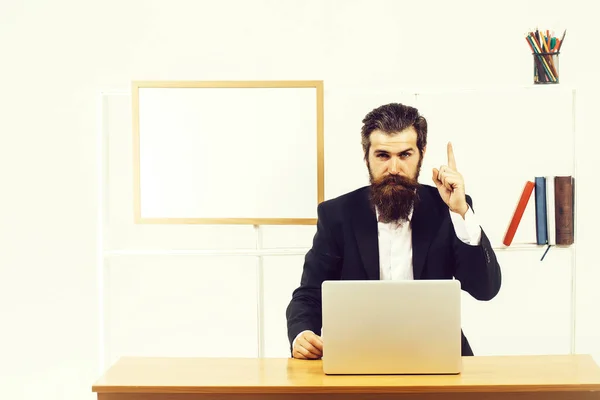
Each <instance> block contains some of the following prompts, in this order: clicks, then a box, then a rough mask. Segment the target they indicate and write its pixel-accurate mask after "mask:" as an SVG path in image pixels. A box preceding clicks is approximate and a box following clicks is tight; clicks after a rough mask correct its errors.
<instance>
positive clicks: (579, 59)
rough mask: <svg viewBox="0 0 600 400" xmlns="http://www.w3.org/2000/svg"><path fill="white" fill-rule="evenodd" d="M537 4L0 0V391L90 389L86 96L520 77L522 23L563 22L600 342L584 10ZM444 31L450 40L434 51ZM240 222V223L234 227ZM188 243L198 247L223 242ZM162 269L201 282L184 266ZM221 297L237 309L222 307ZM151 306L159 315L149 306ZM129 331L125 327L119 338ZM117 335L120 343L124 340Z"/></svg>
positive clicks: (591, 327)
mask: <svg viewBox="0 0 600 400" xmlns="http://www.w3.org/2000/svg"><path fill="white" fill-rule="evenodd" d="M415 3H416V4H415ZM546 5H547V8H546V9H547V10H556V11H546V12H542V13H541V12H539V2H535V1H529V2H523V1H516V0H515V1H509V2H506V1H503V2H498V3H496V5H490V4H489V2H478V1H467V0H462V1H457V2H443V1H441V0H439V1H420V2H412V1H411V2H409V1H373V0H369V1H366V0H363V1H317V0H314V1H306V0H298V1H274V0H272V1H267V0H263V1H245V0H230V1H210V2H209V1H191V0H190V1H169V2H167V1H142V0H139V1H129V2H123V1H114V0H112V1H102V2H100V1H97V2H90V1H87V2H85V1H74V0H70V1H69V0H57V1H53V2H48V1H42V0H31V1H21V2H2V3H0V48H2V58H1V62H0V83H1V85H0V88H1V90H0V106H1V109H2V110H3V112H2V117H1V118H0V132H2V134H1V135H0V140H1V142H0V178H1V180H0V182H2V189H3V190H2V195H1V196H0V199H1V200H0V204H2V207H1V208H0V210H1V211H0V216H1V217H0V239H1V243H2V245H1V247H0V249H1V251H0V271H1V273H2V276H1V278H0V282H1V284H0V288H1V289H0V317H1V318H2V329H0V355H1V359H2V366H1V367H0V397H2V398H5V397H6V398H8V397H10V398H13V399H34V398H39V397H41V396H44V397H45V398H47V399H57V400H58V399H82V398H89V399H91V398H92V394H91V392H90V387H91V384H92V382H93V381H94V380H95V379H96V378H97V376H98V375H99V374H100V373H101V372H102V371H100V370H99V369H100V366H101V365H102V357H103V355H104V353H101V350H102V348H101V344H100V339H101V332H100V325H99V321H100V317H101V315H99V311H98V310H99V307H98V303H99V302H101V301H103V300H104V299H101V298H100V296H99V295H98V288H97V283H98V276H97V270H96V265H97V263H96V261H97V254H96V240H97V237H96V228H97V221H96V216H97V206H98V200H97V194H98V193H97V185H96V176H97V170H96V167H97V163H96V151H97V143H96V130H95V129H96V125H97V121H96V118H97V104H96V101H97V93H98V92H99V91H100V90H107V89H123V88H125V89H127V88H128V87H129V82H130V81H131V80H142V79H149V80H154V79H162V80H169V79H173V80H181V79H192V80H211V79H323V80H324V81H325V82H326V85H327V86H328V87H330V88H338V89H342V88H353V87H365V86H368V87H371V88H382V89H385V87H386V86H388V85H394V86H403V87H410V88H425V87H429V88H439V87H465V86H466V87H480V86H483V85H489V84H493V85H521V84H529V83H530V79H531V76H530V73H531V69H532V68H531V59H530V55H528V51H527V46H526V43H525V41H524V38H523V33H524V32H525V31H527V30H528V29H531V28H532V27H535V26H536V25H539V26H540V27H545V26H550V27H556V30H557V31H558V30H561V31H562V29H563V28H568V34H567V40H566V42H565V45H564V48H563V51H562V55H561V60H560V69H561V81H562V82H563V83H564V84H570V85H576V86H578V88H579V89H580V94H581V95H580V97H579V99H578V117H579V118H580V119H579V120H578V132H579V136H578V138H579V145H580V146H579V148H580V150H581V152H580V153H579V158H578V168H579V169H578V188H579V203H578V206H579V209H578V245H577V246H578V247H577V248H578V251H577V263H578V264H577V265H578V271H577V283H578V288H577V289H578V301H579V303H578V304H579V305H580V307H579V308H578V314H577V316H578V319H577V320H578V324H577V331H576V333H577V338H578V342H577V350H578V351H583V352H596V353H600V340H599V338H600V323H599V322H598V319H597V317H596V314H595V311H594V309H595V308H596V309H597V307H598V305H600V297H599V296H600V295H598V294H597V293H598V292H595V289H596V288H597V284H596V282H598V278H600V269H599V268H598V267H597V265H596V255H595V252H594V246H595V243H594V239H595V237H596V235H595V227H596V226H597V225H598V223H599V222H600V221H598V217H597V214H596V213H594V211H595V207H594V205H595V204H594V197H593V193H592V190H593V189H594V188H595V185H594V183H595V179H594V178H595V176H594V175H595V170H597V168H595V163H594V161H595V159H596V149H597V148H598V139H597V138H596V133H597V132H598V122H597V121H596V116H597V111H596V110H597V108H598V105H599V104H598V103H599V102H598V101H597V100H596V97H597V92H598V83H595V82H594V80H595V75H594V73H595V71H596V69H597V67H596V66H597V65H598V64H597V62H596V61H597V56H595V55H594V54H593V51H590V49H591V50H593V49H594V47H593V46H592V43H593V42H592V39H591V38H592V36H593V35H592V33H593V28H594V26H595V23H594V20H593V17H592V16H593V15H594V12H593V8H592V6H591V5H588V4H587V2H584V1H572V2H568V3H563V2H558V1H555V2H550V4H548V3H546ZM444 34H445V35H447V37H449V39H448V38H446V39H445V41H446V43H448V45H447V46H446V47H440V43H441V42H442V43H443V42H444V39H442V38H441V37H440V36H441V35H444ZM440 60H444V64H443V65H444V73H440V68H439V66H440ZM590 82H591V83H590ZM326 117H327V116H326ZM326 145H327V143H326ZM329 145H332V144H329ZM349 151H350V150H349ZM358 154H359V153H358ZM344 189H346V188H342V187H340V188H338V189H337V190H339V191H343V190H344ZM251 234H252V232H244V231H243V229H242V230H241V231H240V235H241V236H240V237H243V238H248V237H251ZM270 235H271V237H273V236H277V234H273V233H271V234H270ZM289 235H290V236H291V237H293V238H298V239H300V238H304V239H306V237H309V235H304V236H303V235H302V234H297V233H290V234H289ZM215 236H216V237H219V236H218V235H215ZM202 237H203V238H205V239H206V241H205V242H203V243H205V244H206V245H207V247H209V248H228V247H229V246H228V243H219V242H215V241H214V239H212V240H211V237H210V236H208V235H207V236H202ZM242 242H243V243H246V239H242ZM298 242H300V243H299V245H300V246H304V245H305V243H306V242H305V241H302V240H298ZM173 245H174V246H178V245H179V244H177V243H175V244H173ZM248 246H251V244H250V243H249V244H248ZM161 265H162V264H161V263H160V262H159V261H155V264H154V265H153V266H152V268H151V270H150V271H145V272H149V273H150V272H151V273H152V274H154V275H153V276H154V280H158V279H169V280H168V281H167V282H169V284H171V285H179V284H181V283H182V282H184V281H185V280H184V281H181V280H179V281H178V279H181V278H177V276H173V275H171V274H170V273H167V272H166V270H165V268H166V267H164V265H163V266H161ZM285 265H288V264H287V263H286V264H285ZM289 265H290V268H294V266H295V264H294V263H293V262H290V263H289ZM169 268H170V269H173V270H174V271H180V272H181V273H189V274H197V275H194V276H195V277H197V278H198V279H201V277H202V272H201V271H194V272H190V271H192V270H193V268H191V267H190V266H189V265H187V264H185V263H183V264H180V265H178V266H174V264H169ZM265 268H273V264H268V265H265ZM186 271H187V272H186ZM111 272H112V270H111ZM232 273H233V272H232ZM135 274H136V270H135V268H133V267H132V269H127V268H124V269H119V271H118V272H117V274H116V275H110V277H111V278H114V281H111V282H115V285H117V284H119V285H126V284H127V282H129V281H130V280H132V279H134V278H135ZM248 279H252V277H251V276H249V278H248ZM187 284H188V285H189V282H187ZM265 284H269V285H273V282H270V281H269V282H266V283H265ZM118 287H121V288H123V286H118ZM186 287H187V290H190V291H191V290H193V287H190V286H186ZM150 289H151V290H152V293H155V292H156V288H152V287H150ZM122 290H126V289H122ZM550 290H551V289H550ZM130 299H131V301H132V302H133V303H129V305H130V306H131V307H134V306H135V298H134V297H131V298H130ZM154 301H156V302H158V303H160V298H159V297H157V298H155V299H154ZM158 303H157V304H158ZM146 305H147V304H146ZM150 305H151V304H150ZM106 307H107V308H106V310H110V304H106ZM236 307H237V308H236ZM240 307H241V308H240ZM230 309H232V310H238V312H240V313H243V310H244V308H243V306H237V305H236V304H232V305H230ZM192 310H193V307H192V305H190V309H189V310H188V311H189V312H192ZM117 311H123V310H122V309H119V310H117ZM269 312H271V311H269ZM272 312H275V313H277V312H278V311H277V310H273V311H272ZM158 315H159V316H160V317H161V318H168V313H166V312H165V311H164V310H163V312H162V313H159V314H158ZM243 315H246V313H244V314H243ZM117 320H118V319H117ZM223 323H224V324H226V323H227V321H224V322H223ZM139 328H140V326H132V331H131V332H132V335H135V334H138V333H136V331H135V329H139ZM150 328H151V327H150ZM107 329H108V328H107ZM124 339H125V340H123V342H127V340H131V341H132V342H130V343H133V340H134V336H132V337H130V338H124Z"/></svg>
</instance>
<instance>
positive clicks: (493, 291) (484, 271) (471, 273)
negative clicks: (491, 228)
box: [452, 196, 502, 300]
mask: <svg viewBox="0 0 600 400" xmlns="http://www.w3.org/2000/svg"><path fill="white" fill-rule="evenodd" d="M466 199H467V203H468V205H469V208H470V211H469V212H472V210H473V202H472V200H471V198H470V197H469V196H466ZM465 216H466V215H465ZM452 221H453V225H454V229H455V233H457V235H456V236H454V237H453V243H452V247H453V251H454V261H455V266H454V276H455V278H456V279H458V280H459V281H460V283H461V287H462V289H463V290H465V291H466V292H468V293H469V294H471V296H473V297H474V298H476V299H477V300H491V299H493V298H494V297H495V296H496V295H497V294H498V292H499V291H500V286H501V284H502V274H501V271H500V265H499V264H498V260H497V259H496V254H495V253H494V250H493V249H492V245H491V243H490V241H489V239H488V237H487V236H486V234H485V232H484V231H483V229H480V231H479V232H477V233H479V234H480V238H479V243H478V244H476V245H474V244H473V243H465V240H463V239H465V236H464V232H465V231H466V230H467V228H466V227H465V228H464V229H465V230H461V229H462V228H463V227H462V226H461V225H460V222H459V221H456V220H455V219H454V218H453V219H452ZM471 222H472V221H471ZM467 226H468V225H467ZM469 230H470V231H471V232H473V229H472V228H469ZM460 232H463V233H462V235H463V236H462V237H459V236H460V235H459V233H460ZM466 236H469V235H468V234H467V235H466ZM471 239H472V238H471Z"/></svg>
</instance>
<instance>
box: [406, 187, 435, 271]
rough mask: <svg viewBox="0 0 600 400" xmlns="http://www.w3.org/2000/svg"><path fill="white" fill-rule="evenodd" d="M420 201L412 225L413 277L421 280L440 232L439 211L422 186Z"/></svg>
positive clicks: (419, 190)
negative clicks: (435, 238) (429, 254)
mask: <svg viewBox="0 0 600 400" xmlns="http://www.w3.org/2000/svg"><path fill="white" fill-rule="evenodd" d="M418 193H419V201H418V202H417V204H416V205H415V209H414V212H413V218H412V221H411V224H412V246H413V275H414V279H420V278H421V276H422V274H423V267H424V265H425V259H426V258H427V251H428V250H429V246H430V245H431V241H432V240H433V236H434V235H435V233H436V231H437V230H438V224H439V218H438V215H437V212H438V209H437V207H435V206H434V203H433V199H431V198H430V194H429V193H428V192H427V191H426V190H424V188H423V187H422V186H421V187H419V189H418Z"/></svg>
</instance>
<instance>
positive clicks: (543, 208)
mask: <svg viewBox="0 0 600 400" xmlns="http://www.w3.org/2000/svg"><path fill="white" fill-rule="evenodd" d="M532 193H534V194H533V196H534V203H535V204H534V206H535V232H536V243H537V244H538V245H545V244H547V245H549V246H552V245H559V246H568V245H571V244H573V243H574V241H575V184H574V179H573V177H572V176H536V177H535V178H534V181H526V182H525V186H524V187H523V190H522V192H521V195H520V197H519V200H518V202H517V206H516V207H515V210H514V212H513V216H512V218H511V220H510V223H509V225H508V228H507V230H506V233H505V235H504V239H503V241H502V243H503V244H504V245H505V246H510V245H511V243H512V241H513V238H514V236H515V233H516V232H517V229H518V227H519V224H520V223H521V219H522V217H523V213H524V212H525V209H526V208H527V204H528V203H529V199H530V197H531V196H532Z"/></svg>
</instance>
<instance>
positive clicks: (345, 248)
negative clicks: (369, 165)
mask: <svg viewBox="0 0 600 400" xmlns="http://www.w3.org/2000/svg"><path fill="white" fill-rule="evenodd" d="M417 193H418V199H419V201H418V202H417V203H416V205H415V207H414V211H413V216H412V220H411V224H412V246H413V275H414V279H452V278H453V277H455V278H456V279H457V280H459V281H460V283H461V287H462V290H465V291H466V292H468V293H469V294H471V295H472V296H473V297H474V298H476V299H478V300H490V299H492V298H493V297H494V296H496V294H497V293H498V291H499V290H500V284H501V273H500V266H499V264H498V261H497V259H496V255H495V253H494V251H493V249H492V246H491V244H490V241H489V239H488V238H487V236H486V235H485V233H484V232H483V230H482V232H481V242H480V244H479V245H478V246H472V245H468V244H465V243H463V242H462V241H461V240H460V239H459V238H458V237H457V236H456V233H455V231H454V226H453V224H452V220H451V219H450V213H449V210H448V206H447V205H446V204H445V203H444V202H443V200H442V199H441V197H440V195H439V193H438V190H437V188H435V187H433V186H427V185H421V186H420V187H419V188H418V189H417ZM467 203H468V204H469V206H470V207H471V208H472V206H473V203H472V201H471V198H470V197H469V196H467ZM317 213H318V222H317V232H316V234H315V236H314V239H313V245H312V248H311V249H310V250H309V251H308V253H307V254H306V257H305V262H304V270H303V272H302V278H301V281H300V286H299V287H298V288H297V289H296V290H294V292H293V294H292V300H291V301H290V303H289V305H288V307H287V311H286V315H287V328H288V338H289V341H290V349H291V344H292V342H293V340H294V339H295V338H296V336H297V335H298V334H299V333H300V332H302V331H304V330H311V331H313V332H315V333H317V334H319V333H320V331H321V327H322V318H321V284H322V283H323V281H325V280H340V279H345V280H368V279H371V280H377V279H379V249H378V246H379V245H378V232H377V219H376V214H375V210H374V208H373V207H372V206H371V203H370V201H369V187H363V188H361V189H358V190H356V191H353V192H350V193H348V194H345V195H343V196H340V197H338V198H335V199H332V200H328V201H325V202H323V203H321V204H319V206H318V207H317ZM461 338H462V355H473V351H472V350H471V347H470V345H469V342H468V340H467V339H466V337H465V336H464V334H462V332H461Z"/></svg>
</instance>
